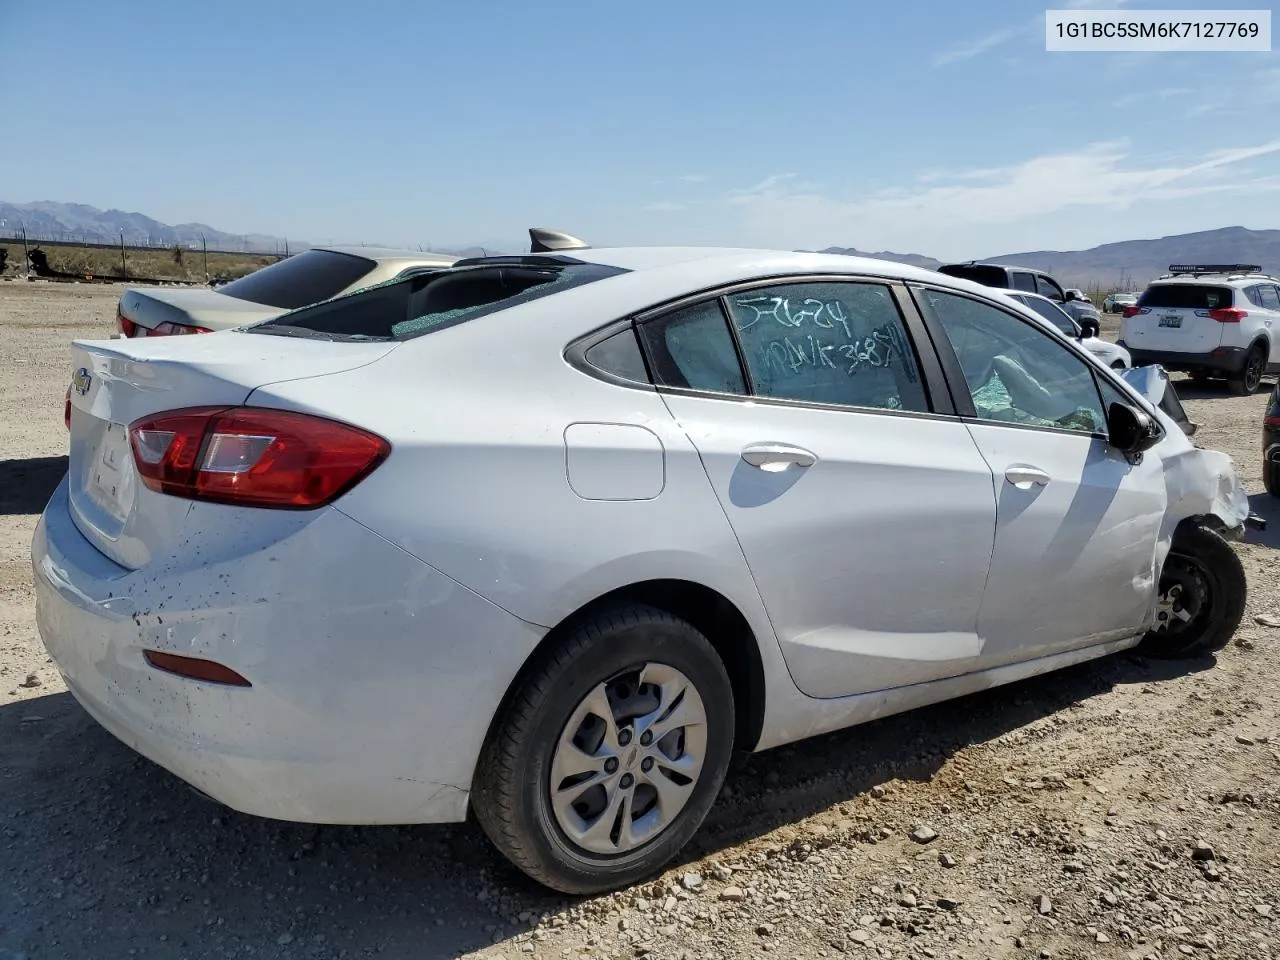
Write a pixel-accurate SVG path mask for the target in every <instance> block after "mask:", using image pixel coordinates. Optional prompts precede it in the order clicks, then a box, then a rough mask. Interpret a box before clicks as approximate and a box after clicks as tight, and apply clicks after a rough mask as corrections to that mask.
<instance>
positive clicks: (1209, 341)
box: [1123, 283, 1232, 353]
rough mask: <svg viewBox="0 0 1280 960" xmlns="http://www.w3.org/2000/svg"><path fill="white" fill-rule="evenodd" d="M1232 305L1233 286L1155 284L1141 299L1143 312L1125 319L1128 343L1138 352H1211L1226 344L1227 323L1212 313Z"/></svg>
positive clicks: (1139, 305)
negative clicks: (1225, 331) (1223, 342)
mask: <svg viewBox="0 0 1280 960" xmlns="http://www.w3.org/2000/svg"><path fill="white" fill-rule="evenodd" d="M1231 304H1232V290H1231V288H1230V287H1225V286H1211V285H1209V284H1203V283H1161V284H1154V285H1152V286H1150V287H1148V288H1147V290H1146V291H1145V292H1144V293H1143V294H1142V296H1141V297H1139V298H1138V303H1137V306H1138V309H1139V310H1140V311H1142V312H1140V313H1138V314H1136V315H1135V316H1132V317H1126V318H1125V320H1124V330H1123V338H1124V342H1125V343H1127V344H1128V345H1129V346H1131V347H1134V348H1136V349H1138V350H1167V351H1171V352H1175V353H1208V352H1209V351H1211V350H1213V349H1215V348H1217V347H1219V346H1221V345H1222V334H1223V324H1221V323H1219V322H1218V321H1217V320H1214V319H1213V318H1212V317H1211V316H1209V311H1211V310H1215V309H1217V308H1219V307H1229V306H1231Z"/></svg>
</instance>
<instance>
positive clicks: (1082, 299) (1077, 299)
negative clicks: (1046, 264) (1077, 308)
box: [1064, 287, 1093, 307]
mask: <svg viewBox="0 0 1280 960" xmlns="http://www.w3.org/2000/svg"><path fill="white" fill-rule="evenodd" d="M1064 292H1065V293H1066V295H1067V300H1068V301H1069V302H1071V303H1087V304H1088V305H1089V306H1091V307H1092V306H1093V301H1092V300H1090V299H1089V295H1088V294H1087V293H1085V292H1084V291H1083V290H1081V289H1079V288H1077V287H1067V289H1066V290H1065V291H1064Z"/></svg>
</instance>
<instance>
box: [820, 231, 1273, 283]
mask: <svg viewBox="0 0 1280 960" xmlns="http://www.w3.org/2000/svg"><path fill="white" fill-rule="evenodd" d="M821 252H822V253H842V254H847V255H849V256H861V257H874V258H876V259H879V260H893V261H895V262H897V263H909V264H911V265H913V266H917V267H923V268H925V269H926V270H933V269H936V268H937V267H938V266H940V265H941V263H942V261H940V260H935V259H933V258H932V257H926V256H922V255H920V254H918V253H890V252H888V251H883V252H880V253H862V252H860V251H858V250H856V249H855V248H853V247H828V248H827V249H825V250H823V251H821ZM975 259H978V260H986V261H990V262H992V263H1007V264H1011V265H1015V266H1021V267H1034V268H1036V269H1038V270H1045V271H1047V272H1049V273H1051V274H1053V276H1054V277H1055V278H1057V279H1058V281H1060V282H1061V283H1063V284H1064V285H1066V286H1069V287H1082V288H1086V289H1087V288H1090V287H1093V288H1106V289H1119V288H1121V287H1135V288H1140V287H1142V286H1144V285H1145V284H1146V282H1147V281H1148V280H1152V279H1154V278H1155V277H1158V276H1160V274H1162V273H1165V272H1166V271H1167V270H1168V269H1169V265H1170V264H1173V263H1253V264H1258V265H1259V266H1261V267H1262V269H1263V270H1265V271H1267V272H1268V273H1270V274H1272V275H1273V276H1274V275H1280V230H1248V229H1246V228H1244V227H1222V228H1221V229H1218V230H1203V231H1201V232H1199V233H1183V234H1178V235H1175V236H1171V237H1161V238H1160V239H1159V240H1124V241H1121V242H1119V243H1104V244H1102V245H1101V246H1098V247H1092V248H1090V249H1088V250H1034V251H1031V252H1030V253H1002V254H997V255H996V256H992V257H977V258H975Z"/></svg>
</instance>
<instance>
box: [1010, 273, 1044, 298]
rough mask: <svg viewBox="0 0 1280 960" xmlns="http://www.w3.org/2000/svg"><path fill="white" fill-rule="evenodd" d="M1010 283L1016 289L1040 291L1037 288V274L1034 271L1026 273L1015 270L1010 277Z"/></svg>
mask: <svg viewBox="0 0 1280 960" xmlns="http://www.w3.org/2000/svg"><path fill="white" fill-rule="evenodd" d="M1009 281H1010V285H1011V286H1012V287H1013V289H1014V290H1025V291H1027V293H1039V291H1038V290H1036V275H1035V274H1034V273H1024V272H1023V271H1021V270H1015V271H1013V273H1012V274H1011V275H1010V277H1009Z"/></svg>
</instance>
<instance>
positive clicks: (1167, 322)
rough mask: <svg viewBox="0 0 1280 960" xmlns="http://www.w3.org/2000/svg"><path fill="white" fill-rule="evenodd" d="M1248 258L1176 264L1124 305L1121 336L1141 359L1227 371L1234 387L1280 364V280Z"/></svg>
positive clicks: (1220, 374) (1251, 385) (1212, 372)
mask: <svg viewBox="0 0 1280 960" xmlns="http://www.w3.org/2000/svg"><path fill="white" fill-rule="evenodd" d="M1260 271H1261V268H1260V267H1257V266H1252V265H1248V264H1202V265H1177V264H1175V265H1171V266H1170V267H1169V273H1168V274H1166V275H1165V276H1163V277H1161V278H1160V279H1159V280H1155V281H1152V283H1151V284H1150V285H1148V287H1147V289H1146V290H1144V291H1143V293H1142V296H1141V297H1139V298H1138V302H1137V304H1136V305H1134V306H1131V307H1126V308H1125V310H1124V319H1123V320H1121V321H1120V337H1119V341H1118V342H1119V343H1120V344H1121V345H1123V346H1124V347H1125V348H1126V349H1127V350H1128V351H1129V353H1130V355H1131V356H1132V357H1133V362H1134V363H1136V364H1138V365H1139V366H1142V365H1145V364H1149V363H1158V364H1160V365H1161V366H1163V367H1165V368H1166V369H1168V370H1180V371H1184V372H1187V373H1190V374H1191V375H1192V376H1193V377H1194V378H1196V379H1199V380H1207V379H1209V378H1215V377H1216V378H1224V377H1225V378H1226V381H1227V385H1228V386H1229V387H1230V389H1231V391H1232V392H1233V393H1237V394H1241V395H1247V394H1251V393H1253V392H1254V391H1256V390H1257V389H1258V387H1259V386H1260V385H1261V383H1262V378H1263V376H1264V375H1265V374H1267V373H1274V372H1276V371H1277V370H1280V281H1277V280H1276V278H1274V277H1272V276H1269V275H1267V274H1265V273H1262V272H1260Z"/></svg>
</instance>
